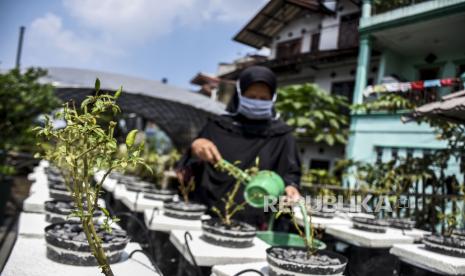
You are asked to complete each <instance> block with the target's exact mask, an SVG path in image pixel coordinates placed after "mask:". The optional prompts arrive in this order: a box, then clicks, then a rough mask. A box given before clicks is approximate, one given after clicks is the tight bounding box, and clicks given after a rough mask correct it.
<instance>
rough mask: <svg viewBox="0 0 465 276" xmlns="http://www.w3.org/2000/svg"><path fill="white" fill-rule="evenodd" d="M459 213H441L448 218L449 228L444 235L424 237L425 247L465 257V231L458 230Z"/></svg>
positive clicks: (444, 217) (443, 217)
mask: <svg viewBox="0 0 465 276" xmlns="http://www.w3.org/2000/svg"><path fill="white" fill-rule="evenodd" d="M456 216H457V213H455V212H452V213H450V214H447V215H444V214H441V216H440V217H441V218H442V219H445V220H446V224H447V229H446V231H445V232H444V234H443V235H439V234H431V235H426V236H424V237H423V244H425V248H426V249H428V250H431V251H434V252H438V253H441V254H445V255H450V256H457V257H465V233H464V231H463V230H457V229H456V227H457V218H456Z"/></svg>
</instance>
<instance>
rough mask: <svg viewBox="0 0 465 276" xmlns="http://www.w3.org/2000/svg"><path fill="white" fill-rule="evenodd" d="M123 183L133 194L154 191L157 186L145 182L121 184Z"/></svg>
mask: <svg viewBox="0 0 465 276" xmlns="http://www.w3.org/2000/svg"><path fill="white" fill-rule="evenodd" d="M119 183H122V184H123V185H124V186H125V187H126V190H128V191H131V192H146V191H150V190H152V189H154V187H155V184H152V183H150V182H145V181H128V182H125V181H123V182H119Z"/></svg>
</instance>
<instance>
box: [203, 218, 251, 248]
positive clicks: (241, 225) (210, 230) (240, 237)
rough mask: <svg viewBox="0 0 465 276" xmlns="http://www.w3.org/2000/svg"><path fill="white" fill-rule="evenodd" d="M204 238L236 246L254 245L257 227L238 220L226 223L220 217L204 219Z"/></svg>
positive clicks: (213, 242)
mask: <svg viewBox="0 0 465 276" xmlns="http://www.w3.org/2000/svg"><path fill="white" fill-rule="evenodd" d="M202 234H203V235H202V239H203V240H204V241H206V242H208V243H211V244H214V245H218V246H224V247H234V248H246V247H251V246H253V240H254V238H255V236H256V234H257V229H256V228H255V227H253V226H252V225H250V224H248V223H245V222H240V221H236V220H232V221H231V225H226V224H224V223H223V222H222V221H221V220H220V219H217V218H212V219H208V220H203V221H202Z"/></svg>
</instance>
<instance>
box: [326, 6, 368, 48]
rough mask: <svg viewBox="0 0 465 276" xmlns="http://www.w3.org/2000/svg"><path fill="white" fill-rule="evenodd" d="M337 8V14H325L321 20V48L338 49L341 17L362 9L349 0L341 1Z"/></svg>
mask: <svg viewBox="0 0 465 276" xmlns="http://www.w3.org/2000/svg"><path fill="white" fill-rule="evenodd" d="M337 9H338V12H337V14H336V16H325V17H324V18H323V20H322V22H321V37H320V50H332V49H337V45H338V40H339V23H340V21H341V17H342V16H344V15H347V14H352V13H355V12H358V11H359V10H360V9H359V7H358V6H356V5H355V4H354V3H352V2H351V1H348V0H342V1H339V3H338V5H337Z"/></svg>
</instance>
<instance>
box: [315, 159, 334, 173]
mask: <svg viewBox="0 0 465 276" xmlns="http://www.w3.org/2000/svg"><path fill="white" fill-rule="evenodd" d="M329 164H330V163H329V161H328V160H321V159H311V160H310V169H314V170H327V171H329Z"/></svg>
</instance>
